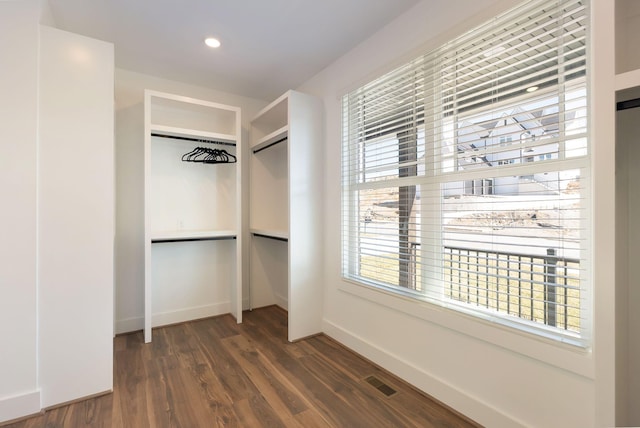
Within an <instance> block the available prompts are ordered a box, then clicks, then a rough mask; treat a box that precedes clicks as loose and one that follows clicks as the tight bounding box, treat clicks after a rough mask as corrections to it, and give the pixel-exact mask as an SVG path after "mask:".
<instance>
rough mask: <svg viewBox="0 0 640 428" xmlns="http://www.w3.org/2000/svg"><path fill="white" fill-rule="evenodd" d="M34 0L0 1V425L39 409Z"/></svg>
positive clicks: (36, 60) (36, 57)
mask: <svg viewBox="0 0 640 428" xmlns="http://www.w3.org/2000/svg"><path fill="white" fill-rule="evenodd" d="M38 14H39V10H38V6H37V2H35V1H10V2H0V63H1V64H2V78H1V79H0V118H1V119H0V123H1V124H2V126H1V128H2V138H0V198H2V209H0V236H2V245H0V344H1V345H0V422H2V421H4V420H9V419H14V418H16V417H19V416H23V415H25V414H29V413H34V412H37V411H38V410H39V409H40V396H39V391H38V386H37V348H36V343H37V337H36V328H37V327H36V325H37V324H36V323H37V313H36V311H37V302H36V165H37V154H36V138H37V84H36V82H37V71H38V70H37V65H38V19H39V16H38Z"/></svg>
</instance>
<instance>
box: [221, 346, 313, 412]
mask: <svg viewBox="0 0 640 428" xmlns="http://www.w3.org/2000/svg"><path fill="white" fill-rule="evenodd" d="M223 342H224V343H225V344H227V347H228V349H229V351H230V354H231V355H232V356H233V357H234V358H235V359H236V360H237V361H238V363H239V364H240V365H241V366H242V367H243V370H244V371H245V372H246V373H247V375H248V376H249V378H250V379H251V381H252V382H253V383H254V385H256V387H257V388H258V390H259V391H260V392H261V394H262V396H264V398H265V399H266V400H267V402H268V403H269V405H270V406H271V407H273V409H274V410H275V411H276V412H277V413H278V414H279V415H281V416H283V417H285V418H287V417H289V416H293V415H296V414H298V413H300V412H302V411H304V410H307V409H308V406H307V404H306V403H305V401H304V400H303V399H301V397H300V394H299V392H298V391H297V390H296V389H294V388H293V385H292V384H291V383H290V382H288V381H287V380H286V378H285V376H284V375H283V374H282V373H280V372H279V371H278V370H277V369H276V368H275V367H274V366H273V365H271V364H270V363H269V362H268V360H267V359H266V358H265V357H264V356H263V355H262V353H261V352H260V351H259V350H257V349H256V348H255V346H254V345H253V344H252V343H251V342H250V341H249V340H247V338H245V337H243V336H234V337H229V338H227V339H224V340H223Z"/></svg>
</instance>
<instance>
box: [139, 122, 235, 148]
mask: <svg viewBox="0 0 640 428" xmlns="http://www.w3.org/2000/svg"><path fill="white" fill-rule="evenodd" d="M150 132H151V133H152V134H161V135H164V136H167V137H179V138H194V139H202V140H211V141H219V142H222V143H228V144H236V142H237V138H236V137H235V135H231V134H220V133H217V132H207V131H199V130H197V129H188V128H178V127H175V126H166V125H155V124H151V125H150Z"/></svg>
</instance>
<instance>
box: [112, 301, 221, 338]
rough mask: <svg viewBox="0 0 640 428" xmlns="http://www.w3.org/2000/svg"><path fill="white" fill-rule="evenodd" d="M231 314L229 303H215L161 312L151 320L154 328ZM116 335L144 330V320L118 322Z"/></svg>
mask: <svg viewBox="0 0 640 428" xmlns="http://www.w3.org/2000/svg"><path fill="white" fill-rule="evenodd" d="M229 312H230V306H229V302H222V303H215V304H212V305H202V306H194V307H191V308H184V309H179V310H176V311H168V312H161V313H158V314H153V318H152V320H151V325H152V327H161V326H163V325H169V324H176V323H180V322H185V321H191V320H196V319H199V318H208V317H215V316H217V315H224V314H228V313H229ZM115 328H116V334H122V333H130V332H132V331H138V330H142V329H144V318H143V317H134V318H125V319H121V320H116V327H115Z"/></svg>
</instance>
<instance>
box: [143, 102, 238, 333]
mask: <svg viewBox="0 0 640 428" xmlns="http://www.w3.org/2000/svg"><path fill="white" fill-rule="evenodd" d="M144 110H145V120H144V121H145V286H144V308H145V309H144V331H145V341H146V342H149V341H151V329H152V327H154V326H160V325H167V324H172V323H177V322H182V321H187V320H190V319H196V318H203V317H208V316H214V315H220V314H224V313H231V314H232V315H233V316H234V317H236V319H237V321H238V322H241V321H242V307H241V305H242V300H241V293H242V279H241V278H242V266H241V265H242V263H241V257H242V246H241V242H242V237H241V197H240V192H241V182H240V181H241V162H240V159H241V150H242V145H241V138H240V135H241V122H240V108H238V107H234V106H228V105H223V104H218V103H213V102H209V101H204V100H198V99H194V98H189V97H183V96H178V95H173V94H167V93H162V92H156V91H146V92H145V103H144Z"/></svg>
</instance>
